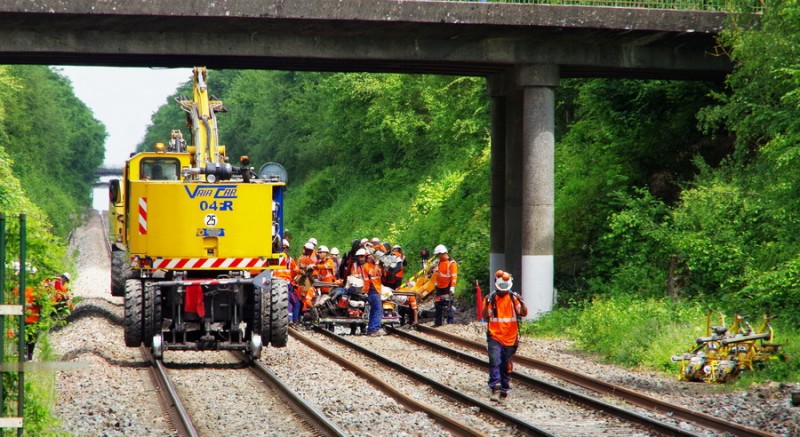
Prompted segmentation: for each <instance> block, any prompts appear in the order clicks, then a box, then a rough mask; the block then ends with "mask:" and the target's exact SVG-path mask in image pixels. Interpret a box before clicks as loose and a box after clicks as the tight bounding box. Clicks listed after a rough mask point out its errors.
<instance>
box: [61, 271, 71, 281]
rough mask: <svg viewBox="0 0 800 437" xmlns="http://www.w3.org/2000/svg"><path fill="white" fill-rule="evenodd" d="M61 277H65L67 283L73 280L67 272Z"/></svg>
mask: <svg viewBox="0 0 800 437" xmlns="http://www.w3.org/2000/svg"><path fill="white" fill-rule="evenodd" d="M61 276H62V277H64V279H66V280H67V281H71V280H72V276H70V275H69V273H67V272H64V273H62V274H61Z"/></svg>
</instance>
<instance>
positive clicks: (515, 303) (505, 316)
mask: <svg viewBox="0 0 800 437" xmlns="http://www.w3.org/2000/svg"><path fill="white" fill-rule="evenodd" d="M487 301H488V302H487V310H488V311H489V326H488V328H489V335H490V336H491V337H492V338H494V339H495V340H497V342H498V343H500V344H501V345H503V346H514V345H515V344H517V341H518V340H519V317H520V316H522V315H523V312H524V313H527V311H524V310H523V307H522V304H521V303H520V301H519V299H517V298H516V297H515V296H512V294H511V293H506V295H505V296H500V295H499V294H497V292H494V293H492V294H491V296H489V299H487Z"/></svg>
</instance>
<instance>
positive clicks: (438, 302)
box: [433, 244, 458, 327]
mask: <svg viewBox="0 0 800 437" xmlns="http://www.w3.org/2000/svg"><path fill="white" fill-rule="evenodd" d="M433 255H434V256H437V257H439V265H438V266H437V267H436V297H435V298H434V303H433V305H434V309H435V312H434V322H433V326H434V327H437V326H442V320H443V318H444V315H445V313H447V323H455V317H454V315H453V314H452V313H451V308H452V305H453V298H454V297H455V292H456V284H457V282H458V263H456V261H455V260H454V259H452V258H450V255H449V254H448V253H447V248H446V247H445V246H444V245H443V244H440V245H438V246H436V247H435V248H434V249H433Z"/></svg>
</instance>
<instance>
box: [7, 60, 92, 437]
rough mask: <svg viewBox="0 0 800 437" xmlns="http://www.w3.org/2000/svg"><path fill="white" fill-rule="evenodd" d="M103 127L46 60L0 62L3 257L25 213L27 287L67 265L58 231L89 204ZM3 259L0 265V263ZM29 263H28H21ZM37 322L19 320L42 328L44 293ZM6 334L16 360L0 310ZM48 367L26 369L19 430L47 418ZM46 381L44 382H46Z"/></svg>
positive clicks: (52, 319) (16, 245)
mask: <svg viewBox="0 0 800 437" xmlns="http://www.w3.org/2000/svg"><path fill="white" fill-rule="evenodd" d="M104 138H105V128H104V127H103V126H102V125H101V124H100V123H99V122H97V121H96V120H94V118H93V117H92V114H91V112H90V111H89V110H88V108H87V107H86V105H84V104H83V102H81V101H80V100H78V99H77V98H76V97H75V96H74V94H73V93H72V88H71V86H70V84H69V82H67V81H66V80H65V79H64V78H63V77H61V76H60V75H59V74H57V73H55V72H53V71H51V70H50V69H48V68H47V67H38V66H36V67H30V66H14V67H7V66H0V213H2V214H4V216H5V219H6V223H5V237H6V248H5V249H6V260H7V262H8V263H11V262H12V261H15V260H18V259H19V255H20V221H19V215H20V214H25V218H26V239H25V240H26V255H27V258H26V259H27V263H26V264H28V265H29V266H35V267H36V269H37V270H36V273H35V274H33V275H31V276H29V277H28V279H27V285H28V286H32V287H34V288H37V287H38V284H40V282H41V281H42V280H43V279H45V278H48V277H52V276H53V275H56V274H58V273H60V272H62V271H65V270H67V268H66V266H67V265H69V264H70V261H69V260H68V258H67V256H66V242H65V240H66V238H65V237H66V236H67V234H68V233H69V232H70V231H71V230H72V227H73V226H74V225H76V224H77V223H79V222H80V221H81V220H82V214H83V211H84V210H85V208H86V207H87V206H89V202H90V195H91V183H92V182H93V181H94V179H95V176H94V173H95V171H96V169H97V167H98V166H99V165H100V163H101V162H102V161H103V141H104ZM5 267H6V266H0V268H5ZM29 270H30V269H29ZM5 274H6V284H5V290H6V292H7V294H6V296H7V298H8V299H11V298H12V297H9V296H11V295H12V293H11V291H12V290H13V289H15V288H17V287H18V285H19V283H18V277H17V276H16V275H15V271H14V269H11V268H6V269H5ZM42 303H43V304H44V305H43V307H42V310H41V315H40V318H39V322H37V323H35V324H28V325H26V335H27V336H29V337H34V336H38V335H45V333H46V331H47V330H48V329H49V328H50V327H51V326H53V325H54V324H56V323H59V320H60V318H59V316H58V315H57V314H55V313H54V312H53V310H54V307H53V305H52V302H51V301H50V300H49V299H45V300H44V301H43V302H42ZM4 319H5V321H6V326H5V327H4V328H3V329H2V335H4V336H8V337H9V340H8V341H7V342H6V350H5V358H6V359H7V360H10V361H16V360H17V356H16V351H17V349H16V344H17V343H16V339H18V338H19V337H20V335H19V333H18V332H17V327H18V325H17V322H16V318H15V317H5V318H4ZM53 378H54V376H53V374H44V375H37V376H33V374H31V377H30V378H27V379H26V383H25V390H26V393H25V398H26V400H25V406H26V408H25V431H26V432H27V433H29V434H30V435H40V434H42V433H43V432H44V431H45V429H46V427H48V426H50V425H49V424H51V423H52V419H50V418H49V408H50V405H51V404H52V400H51V399H49V398H48V396H45V395H44V394H45V393H47V392H48V390H51V389H52V387H51V386H52V384H53ZM2 383H3V387H4V390H5V393H6V395H7V397H6V401H7V402H6V405H4V406H2V407H3V408H4V410H3V413H4V414H3V415H4V416H14V415H15V414H14V413H13V411H14V409H15V408H16V398H15V397H14V396H12V395H14V393H15V391H16V388H15V387H16V374H14V373H10V372H4V373H3V382H2ZM48 385H49V386H50V387H48Z"/></svg>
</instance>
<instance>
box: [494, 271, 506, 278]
mask: <svg viewBox="0 0 800 437" xmlns="http://www.w3.org/2000/svg"><path fill="white" fill-rule="evenodd" d="M504 273H505V272H504V271H502V270H498V271H496V272H494V277H495V278H499V277H501V276H503V274H504Z"/></svg>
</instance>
